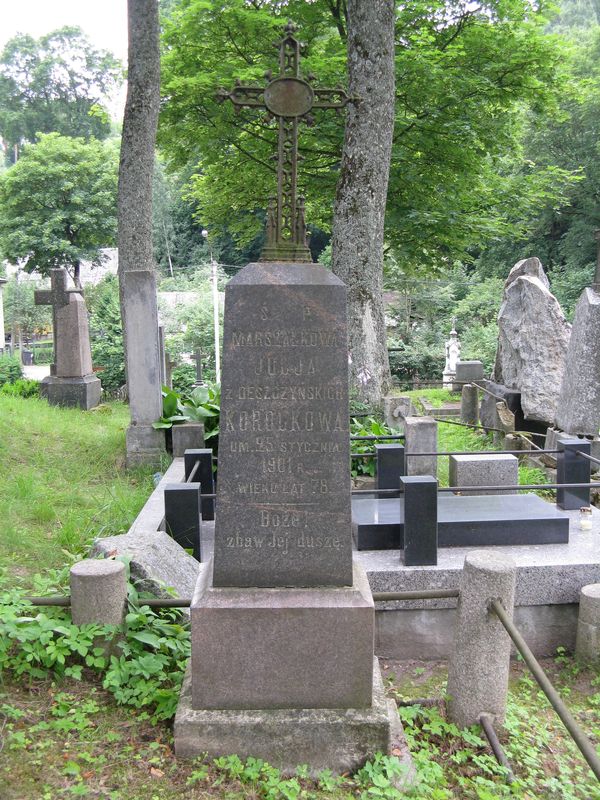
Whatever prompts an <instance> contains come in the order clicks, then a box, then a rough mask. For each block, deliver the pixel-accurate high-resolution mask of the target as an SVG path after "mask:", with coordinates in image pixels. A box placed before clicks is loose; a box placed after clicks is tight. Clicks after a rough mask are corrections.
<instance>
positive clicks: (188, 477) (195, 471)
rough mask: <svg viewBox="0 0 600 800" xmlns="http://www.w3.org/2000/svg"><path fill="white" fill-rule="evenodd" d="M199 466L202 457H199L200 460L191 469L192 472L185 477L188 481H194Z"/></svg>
mask: <svg viewBox="0 0 600 800" xmlns="http://www.w3.org/2000/svg"><path fill="white" fill-rule="evenodd" d="M199 467H200V459H198V461H196V463H195V464H194V466H193V467H192V469H191V471H190V474H189V475H188V476H187V478H186V479H185V482H186V483H192V482H193V480H194V477H195V475H196V473H197V472H198V469H199Z"/></svg>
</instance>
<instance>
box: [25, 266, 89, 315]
mask: <svg viewBox="0 0 600 800" xmlns="http://www.w3.org/2000/svg"><path fill="white" fill-rule="evenodd" d="M50 287H51V288H50V289H36V291H35V293H34V297H35V304H36V306H52V309H53V310H54V309H55V308H62V306H66V305H68V304H69V296H70V295H72V294H76V293H79V294H83V291H82V290H81V289H67V272H66V270H64V269H62V268H61V269H51V270H50Z"/></svg>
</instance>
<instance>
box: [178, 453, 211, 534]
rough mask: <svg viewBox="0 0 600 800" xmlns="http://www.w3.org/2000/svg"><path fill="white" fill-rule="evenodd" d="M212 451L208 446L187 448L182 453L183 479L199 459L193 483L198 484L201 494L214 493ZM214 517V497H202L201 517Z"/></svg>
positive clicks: (186, 477) (209, 518)
mask: <svg viewBox="0 0 600 800" xmlns="http://www.w3.org/2000/svg"><path fill="white" fill-rule="evenodd" d="M212 457H213V451H212V450H210V449H208V448H200V449H189V450H186V451H185V453H184V454H183V459H184V465H185V479H186V481H187V479H188V478H189V476H190V474H191V472H192V470H193V469H194V466H195V465H196V462H197V461H199V462H200V464H199V465H198V469H197V470H196V472H195V474H194V480H193V482H194V483H199V484H200V491H201V492H202V494H214V493H215V473H214V471H213V462H212ZM214 518H215V501H214V498H211V497H205V498H202V519H207V520H211V519H214Z"/></svg>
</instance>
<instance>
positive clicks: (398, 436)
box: [350, 433, 405, 442]
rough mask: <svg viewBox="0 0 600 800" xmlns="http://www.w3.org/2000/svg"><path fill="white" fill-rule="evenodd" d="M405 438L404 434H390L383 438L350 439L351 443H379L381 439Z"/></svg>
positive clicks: (357, 437)
mask: <svg viewBox="0 0 600 800" xmlns="http://www.w3.org/2000/svg"><path fill="white" fill-rule="evenodd" d="M404 438H405V437H404V434H403V433H399V434H394V435H393V436H392V435H388V434H385V435H383V436H351V437H350V441H351V442H378V441H379V440H380V439H382V440H383V439H404Z"/></svg>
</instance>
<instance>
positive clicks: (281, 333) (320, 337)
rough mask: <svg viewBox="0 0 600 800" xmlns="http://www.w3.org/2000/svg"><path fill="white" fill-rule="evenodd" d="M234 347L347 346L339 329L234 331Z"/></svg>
mask: <svg viewBox="0 0 600 800" xmlns="http://www.w3.org/2000/svg"><path fill="white" fill-rule="evenodd" d="M231 344H232V347H234V348H237V347H345V346H346V341H345V337H344V339H343V338H342V336H341V335H340V334H339V333H338V332H337V331H327V330H324V331H309V330H277V331H233V332H232V335H231Z"/></svg>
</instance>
